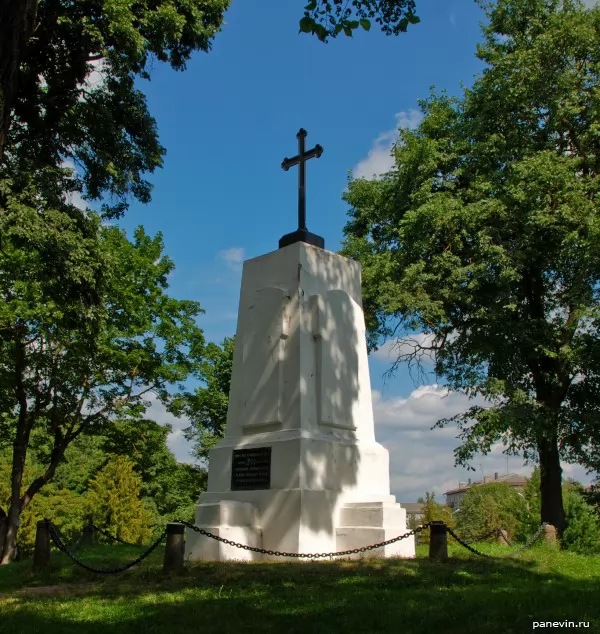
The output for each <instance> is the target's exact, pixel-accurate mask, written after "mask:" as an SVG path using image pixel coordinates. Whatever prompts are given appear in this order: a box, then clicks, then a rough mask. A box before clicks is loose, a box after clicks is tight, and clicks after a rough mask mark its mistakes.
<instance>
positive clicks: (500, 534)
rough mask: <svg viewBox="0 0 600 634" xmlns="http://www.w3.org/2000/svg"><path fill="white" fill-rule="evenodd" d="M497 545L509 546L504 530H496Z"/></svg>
mask: <svg viewBox="0 0 600 634" xmlns="http://www.w3.org/2000/svg"><path fill="white" fill-rule="evenodd" d="M497 543H498V544H499V545H500V546H506V547H507V548H508V546H510V542H509V541H508V532H507V531H506V530H505V529H504V528H499V529H498V540H497Z"/></svg>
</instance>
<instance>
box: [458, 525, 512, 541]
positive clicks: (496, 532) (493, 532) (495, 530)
mask: <svg viewBox="0 0 600 634" xmlns="http://www.w3.org/2000/svg"><path fill="white" fill-rule="evenodd" d="M502 534H503V533H502V529H501V528H492V530H491V531H488V532H487V533H486V534H485V535H481V536H480V537H476V538H475V539H470V540H468V541H467V540H466V539H464V540H463V541H464V542H465V543H466V544H476V543H477V542H482V541H483V540H484V539H487V538H488V537H491V536H492V535H502Z"/></svg>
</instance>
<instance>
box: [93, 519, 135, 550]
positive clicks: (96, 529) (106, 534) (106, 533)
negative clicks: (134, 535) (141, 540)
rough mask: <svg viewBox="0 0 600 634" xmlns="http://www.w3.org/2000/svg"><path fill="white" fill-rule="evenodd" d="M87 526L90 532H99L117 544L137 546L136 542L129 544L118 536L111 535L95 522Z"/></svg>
mask: <svg viewBox="0 0 600 634" xmlns="http://www.w3.org/2000/svg"><path fill="white" fill-rule="evenodd" d="M88 526H89V527H90V529H91V530H92V532H93V531H95V532H96V533H100V535H104V537H106V538H107V539H109V540H110V541H111V542H118V543H119V544H123V545H124V546H137V544H130V543H129V542H126V541H123V540H122V539H121V538H119V537H115V536H114V535H111V534H110V533H109V532H108V531H107V530H104V529H103V528H99V527H98V526H96V525H95V524H88ZM86 528H87V527H86Z"/></svg>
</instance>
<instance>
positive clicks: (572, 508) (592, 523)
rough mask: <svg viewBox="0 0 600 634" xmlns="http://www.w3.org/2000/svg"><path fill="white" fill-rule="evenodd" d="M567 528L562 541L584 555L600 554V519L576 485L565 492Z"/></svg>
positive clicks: (570, 548) (565, 545) (567, 546)
mask: <svg viewBox="0 0 600 634" xmlns="http://www.w3.org/2000/svg"><path fill="white" fill-rule="evenodd" d="M564 500H565V513H566V519H567V521H566V528H565V531H564V533H563V536H562V540H561V543H562V545H563V547H565V548H567V549H568V550H573V551H574V552H576V553H580V554H582V555H600V519H598V516H597V515H596V514H595V513H594V510H593V508H592V507H591V506H590V505H589V504H587V503H586V501H585V498H584V497H583V496H582V495H581V493H580V492H579V491H578V490H577V489H576V488H575V487H568V488H566V490H565V492H564Z"/></svg>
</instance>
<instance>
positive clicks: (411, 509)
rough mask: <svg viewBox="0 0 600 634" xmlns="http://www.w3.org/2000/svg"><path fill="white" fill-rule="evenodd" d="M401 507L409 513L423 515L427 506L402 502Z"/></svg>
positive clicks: (420, 503) (419, 503)
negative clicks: (422, 512)
mask: <svg viewBox="0 0 600 634" xmlns="http://www.w3.org/2000/svg"><path fill="white" fill-rule="evenodd" d="M400 506H401V507H402V508H403V509H406V512H407V513H421V511H422V510H423V507H424V506H425V505H424V504H423V503H422V502H400Z"/></svg>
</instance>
